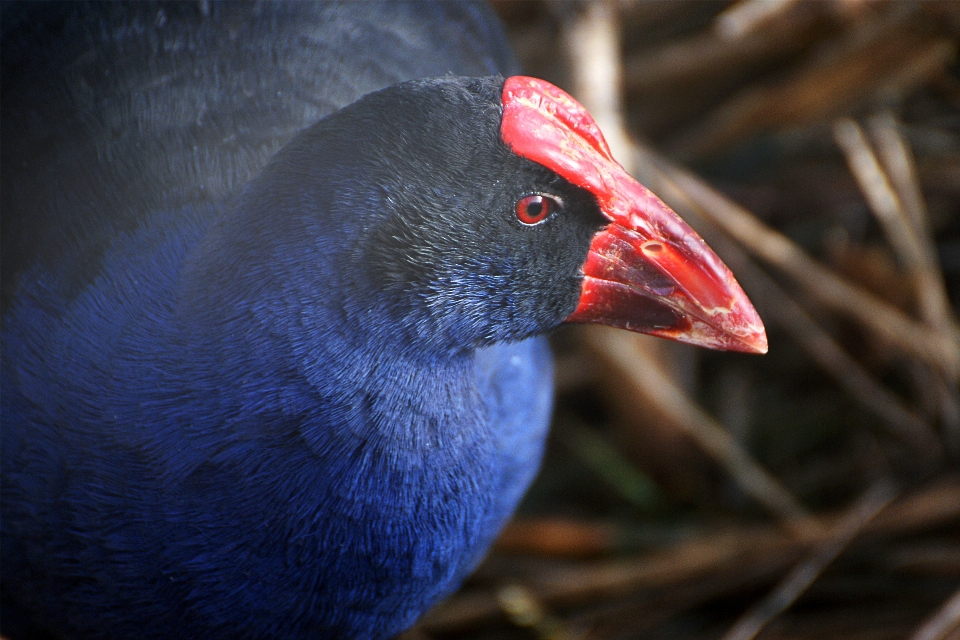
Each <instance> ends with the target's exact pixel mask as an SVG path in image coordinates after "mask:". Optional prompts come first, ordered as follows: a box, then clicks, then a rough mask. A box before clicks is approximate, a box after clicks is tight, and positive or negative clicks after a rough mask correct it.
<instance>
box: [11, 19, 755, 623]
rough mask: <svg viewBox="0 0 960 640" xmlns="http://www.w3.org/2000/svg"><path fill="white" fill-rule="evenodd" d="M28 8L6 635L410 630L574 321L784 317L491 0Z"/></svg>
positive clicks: (18, 75) (504, 464)
mask: <svg viewBox="0 0 960 640" xmlns="http://www.w3.org/2000/svg"><path fill="white" fill-rule="evenodd" d="M2 9H3V11H4V15H3V16H2V25H3V26H2V28H3V34H2V42H0V46H2V48H3V49H2V57H0V60H2V65H3V75H2V84H3V92H2V101H3V102H2V111H3V118H2V121H0V122H2V127H3V128H2V140H3V146H2V178H3V185H4V189H3V193H2V198H3V204H2V213H3V224H4V226H3V234H2V235H3V241H4V249H3V259H4V265H3V270H2V276H3V325H2V336H0V338H2V363H0V396H2V428H0V437H2V444H0V454H2V469H3V473H2V487H0V534H2V541H0V548H2V555H0V573H2V575H3V580H2V584H0V608H2V611H0V625H2V633H3V634H4V636H5V637H8V638H10V639H11V640H20V639H23V638H62V639H70V638H111V639H121V638H169V637H180V638H205V639H214V638H216V639H219V638H224V639H226V638H231V639H233V638H258V639H266V638H277V639H281V638H282V639H295V638H307V637H310V638H358V639H359V638H363V639H377V638H390V637H393V636H395V635H396V634H398V633H401V632H402V631H404V630H405V629H407V628H409V627H410V626H411V625H413V624H414V623H415V621H416V620H417V619H418V617H419V616H421V615H422V614H423V613H424V612H425V611H426V610H427V609H428V608H429V607H430V606H432V605H433V604H435V603H436V602H437V601H438V600H440V599H441V598H443V597H444V596H446V595H448V594H449V593H451V592H452V591H453V590H455V589H456V588H457V587H458V585H459V584H460V583H461V582H462V581H463V580H464V579H465V577H466V576H467V575H468V574H469V573H470V572H471V571H472V569H473V568H475V566H476V565H477V563H478V562H479V561H480V560H481V559H482V558H483V556H484V554H485V552H486V551H487V549H488V548H489V546H490V544H491V543H492V541H493V540H494V538H495V537H496V535H497V533H498V532H499V530H500V529H501V528H502V526H503V525H504V524H505V522H506V521H507V519H508V518H509V517H510V515H511V514H512V512H513V510H514V509H515V507H516V505H517V503H518V502H519V500H520V498H521V497H522V495H523V493H524V491H525V490H526V488H527V486H528V485H529V484H530V482H531V481H532V479H533V477H534V475H535V474H536V471H537V468H538V466H539V462H540V458H541V456H542V453H543V446H544V439H545V437H546V433H547V429H548V423H549V417H550V411H551V406H552V397H553V386H552V368H551V367H552V365H551V357H550V353H549V348H548V346H547V343H546V338H545V336H546V335H548V334H549V333H550V332H551V331H553V330H554V329H556V328H557V327H559V326H560V325H562V324H565V323H599V324H607V325H611V326H615V327H620V328H622V329H626V330H630V331H636V332H642V333H648V334H652V335H658V336H661V337H666V338H670V339H674V340H680V341H684V342H688V343H692V344H697V345H701V346H706V347H710V348H718V349H727V350H735V351H744V352H750V353H760V352H764V351H765V350H766V336H765V333H764V328H763V324H762V322H761V320H760V318H759V316H758V315H757V313H756V311H755V310H754V309H753V307H752V305H751V304H750V302H749V300H748V299H747V297H746V295H745V294H744V292H743V291H742V289H741V288H740V286H739V285H738V284H737V283H736V280H735V279H734V277H733V275H732V274H731V273H730V271H729V269H728V268H727V267H726V266H725V265H724V264H723V262H722V261H721V260H720V259H719V258H718V257H717V256H716V255H715V254H714V253H713V252H712V251H711V250H710V249H709V247H707V245H706V244H705V243H704V242H703V240H702V239H701V238H700V237H699V236H698V235H697V234H696V233H695V232H693V231H692V230H691V229H690V227H688V226H687V225H686V223H684V222H683V221H682V220H681V219H680V217H679V216H677V215H676V214H675V213H674V212H673V211H672V210H671V209H670V208H669V207H667V205H665V204H664V203H663V202H662V201H660V200H659V199H658V198H657V197H656V196H655V195H653V194H652V193H651V192H650V191H648V190H647V189H646V188H645V187H643V186H642V185H641V184H640V183H638V182H637V181H636V180H634V179H633V178H632V177H631V176H630V175H628V174H627V173H626V171H624V170H623V168H622V167H621V166H620V165H619V164H618V163H617V162H616V160H615V159H614V158H613V156H612V155H611V153H610V150H609V147H608V146H607V144H606V142H605V140H604V138H603V135H602V133H601V132H600V130H599V128H598V127H597V125H596V123H595V122H594V121H593V119H592V118H591V117H590V115H589V114H588V113H587V112H586V110H585V109H584V108H583V107H582V106H581V105H580V104H579V103H577V102H576V100H574V99H573V98H572V97H571V96H570V95H569V94H567V93H566V92H564V91H563V90H562V89H560V88H558V87H556V86H555V85H553V84H550V83H548V82H546V81H544V80H539V79H536V78H531V77H528V76H524V75H520V73H519V66H518V65H517V63H516V60H515V58H514V57H513V54H512V53H510V50H509V46H508V45H507V42H506V38H505V36H504V34H503V32H502V28H501V27H500V25H499V24H498V22H497V19H496V17H495V15H494V14H493V13H492V12H491V11H490V9H489V8H487V7H485V6H483V5H479V4H473V3H437V4H432V3H421V2H410V3H399V2H396V3H384V4H379V5H372V4H368V3H345V4H326V3H318V4H308V3H277V4H271V3H256V4H253V3H238V4H230V3H215V2H206V1H204V2H197V3H191V4H187V3H164V2H149V3H148V2H142V3H139V2H138V3H81V2H76V3H63V4H54V3H40V4H39V5H31V4H23V5H21V4H19V3H6V4H4V5H3V7H2Z"/></svg>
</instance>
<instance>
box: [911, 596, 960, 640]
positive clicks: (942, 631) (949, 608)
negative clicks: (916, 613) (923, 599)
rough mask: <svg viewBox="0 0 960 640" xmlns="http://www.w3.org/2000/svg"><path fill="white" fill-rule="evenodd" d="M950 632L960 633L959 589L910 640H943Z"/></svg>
mask: <svg viewBox="0 0 960 640" xmlns="http://www.w3.org/2000/svg"><path fill="white" fill-rule="evenodd" d="M951 631H960V589H958V590H957V591H956V592H955V593H954V594H953V595H952V596H950V597H949V598H948V599H947V601H946V602H945V603H943V606H942V607H940V608H939V609H937V611H936V612H935V613H934V614H933V615H932V616H931V617H930V618H929V619H928V620H925V621H924V623H923V624H922V625H920V628H919V629H917V631H916V633H914V634H913V635H912V636H910V640H944V639H945V638H947V634H949V633H950V632H951ZM954 637H956V636H954Z"/></svg>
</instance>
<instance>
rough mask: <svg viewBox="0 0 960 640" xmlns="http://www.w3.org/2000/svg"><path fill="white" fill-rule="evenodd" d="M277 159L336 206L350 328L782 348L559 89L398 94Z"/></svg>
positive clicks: (470, 341) (505, 83)
mask: <svg viewBox="0 0 960 640" xmlns="http://www.w3.org/2000/svg"><path fill="white" fill-rule="evenodd" d="M318 150H319V151H318ZM278 158H279V160H278V161H276V162H275V163H274V164H275V165H276V164H277V163H279V164H281V165H283V166H286V167H287V168H288V169H290V170H289V171H287V173H288V174H294V175H296V176H297V177H298V180H299V181H300V185H301V187H300V189H299V190H297V191H298V193H302V191H303V189H304V188H305V187H303V186H302V185H303V184H305V182H309V181H311V180H312V181H313V183H314V187H313V189H314V190H315V192H316V194H315V197H314V198H313V200H314V201H315V200H323V201H324V202H325V203H326V204H325V205H324V206H320V207H317V206H314V207H312V209H311V210H320V209H322V210H324V211H325V212H326V215H325V219H324V221H323V222H322V224H321V225H320V226H321V227H322V231H319V232H317V233H318V234H319V235H322V236H323V237H324V241H323V242H324V243H325V244H326V245H327V246H328V247H332V249H333V251H334V252H335V253H336V255H337V256H338V257H337V258H336V261H337V264H338V265H339V266H338V267H337V270H338V272H339V273H338V275H337V278H338V279H339V281H340V284H339V287H340V289H341V291H342V292H343V293H344V297H343V300H342V302H341V304H342V305H343V310H344V313H345V314H346V316H347V317H348V322H351V323H355V324H356V325H357V326H363V325H364V323H365V322H366V321H367V320H366V319H367V318H371V317H376V318H377V321H376V324H377V330H378V331H379V332H380V333H382V334H383V335H384V336H386V337H392V338H395V339H398V340H399V341H401V342H403V343H404V344H407V345H409V346H410V348H412V349H430V348H431V347H436V348H440V349H470V348H476V347H480V346H484V345H487V344H491V343H493V342H498V341H512V340H520V339H524V338H527V337H530V336H532V335H537V334H540V333H544V332H546V331H549V330H551V329H554V328H556V327H557V326H559V325H561V324H563V323H565V322H575V323H600V324H607V325H612V326H616V327H622V328H625V329H629V330H631V331H637V332H641V333H648V334H652V335H657V336H661V337H666V338H670V339H673V340H679V341H682V342H688V343H692V344H697V345H701V346H706V347H711V348H716V349H727V350H738V351H746V352H764V351H766V336H765V333H764V329H763V324H762V323H761V321H760V319H759V317H758V315H757V313H756V311H755V310H754V308H753V306H752V305H751V304H750V302H749V300H748V299H747V297H746V295H745V294H744V293H743V291H742V290H741V288H740V286H739V285H738V284H737V282H736V280H735V279H734V277H733V275H732V274H731V273H730V270H729V269H728V268H727V267H726V266H725V265H724V264H723V262H722V261H721V260H720V259H719V258H718V257H717V256H716V254H714V253H713V251H711V250H710V248H709V247H707V245H706V244H705V243H704V241H703V240H702V239H701V238H700V237H699V236H698V235H697V234H696V233H695V232H694V231H693V230H692V229H690V227H689V226H687V225H686V223H684V222H683V220H681V219H680V217H679V216H677V214H676V213H674V212H673V211H672V210H671V209H670V208H669V207H667V206H666V205H665V204H664V203H663V202H661V201H660V200H659V199H658V198H657V197H656V196H654V195H653V194H652V193H651V192H650V191H648V190H647V189H646V188H644V187H643V186H642V185H641V184H640V183H638V182H637V181H636V180H634V179H633V178H632V177H631V176H629V175H628V174H627V173H626V171H625V170H624V169H623V168H622V167H621V166H620V165H619V164H618V163H617V162H616V160H614V159H613V157H612V156H611V154H610V150H609V148H608V146H607V144H606V142H605V141H604V139H603V136H602V135H601V133H600V131H599V129H598V127H597V125H596V123H595V122H594V121H593V119H592V118H591V117H590V115H589V114H588V113H587V112H586V110H585V109H584V108H583V107H582V106H580V105H579V104H578V103H577V102H576V101H575V100H574V99H573V98H571V97H570V96H569V95H567V94H566V93H564V92H563V91H562V90H560V89H559V88H557V87H555V86H553V85H551V84H549V83H547V82H545V81H542V80H537V79H534V78H528V77H523V76H514V77H510V78H507V79H506V80H504V79H502V78H456V77H445V78H437V79H429V80H417V81H412V82H407V83H403V84H399V85H395V86H393V87H390V88H387V89H384V90H382V91H379V92H376V93H373V94H369V95H367V96H365V97H364V98H362V99H361V100H359V101H357V102H356V103H354V104H352V105H349V106H348V107H345V108H344V109H341V110H340V111H339V112H337V113H336V114H334V115H333V116H331V117H329V118H327V119H325V120H324V121H322V122H321V123H320V124H318V125H317V126H316V127H314V128H313V129H311V130H308V131H307V132H306V133H305V134H304V135H303V136H301V138H300V139H299V141H295V143H294V144H292V145H290V147H288V149H287V150H285V151H284V152H281V154H279V156H278ZM268 173H269V171H268ZM317 176H323V178H322V179H319V178H317ZM298 197H300V196H298ZM307 199H308V200H309V198H307ZM303 201H304V199H303V198H302V197H301V199H300V202H303ZM311 215H312V214H311ZM310 224H312V225H313V226H317V222H316V220H314V221H312V222H311V223H310ZM305 235H306V237H310V236H312V235H313V234H310V233H307V234H305ZM384 314H386V316H384ZM385 318H386V321H385Z"/></svg>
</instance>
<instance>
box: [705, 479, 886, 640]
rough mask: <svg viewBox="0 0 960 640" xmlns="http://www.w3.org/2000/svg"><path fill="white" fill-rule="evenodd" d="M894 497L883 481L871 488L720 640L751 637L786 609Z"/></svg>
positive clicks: (742, 639) (751, 638) (736, 639)
mask: <svg viewBox="0 0 960 640" xmlns="http://www.w3.org/2000/svg"><path fill="white" fill-rule="evenodd" d="M895 496H896V491H894V489H893V487H892V485H890V484H889V483H886V482H881V483H878V484H877V485H874V486H873V487H871V488H870V489H869V490H868V491H867V492H866V493H865V494H864V495H863V497H861V498H860V500H858V501H857V503H856V504H855V505H854V506H853V507H852V508H851V509H850V511H849V512H848V513H847V515H846V516H845V517H844V518H843V519H842V520H841V521H840V523H839V524H838V525H837V527H836V529H835V530H834V532H833V533H832V534H831V535H830V537H829V538H827V539H826V540H824V541H823V542H821V543H819V544H818V545H817V547H816V548H815V549H814V550H813V553H812V554H810V557H808V558H807V560H805V561H804V562H803V563H801V564H800V565H798V566H797V567H796V568H795V569H794V570H793V571H791V572H790V574H789V575H788V576H787V577H786V578H784V580H783V581H782V582H781V583H780V584H779V585H778V586H777V588H776V589H774V590H773V591H772V592H770V594H769V595H768V596H767V597H766V598H764V599H763V600H761V601H760V602H758V603H757V604H756V605H754V606H753V607H752V608H751V609H750V610H749V611H747V612H746V613H745V614H744V615H743V616H742V617H741V618H740V620H738V621H737V622H736V624H734V625H733V627H732V628H731V629H730V631H728V632H727V633H726V635H724V636H723V640H753V638H755V637H757V634H758V633H760V631H762V630H763V628H764V627H765V626H767V625H768V624H769V623H770V621H771V620H773V619H774V618H775V617H777V616H778V615H780V613H782V612H784V611H786V610H787V609H788V608H789V607H790V605H792V604H793V603H794V602H795V601H796V600H797V598H799V597H800V595H801V594H803V592H804V591H806V590H807V589H808V588H809V587H810V585H812V584H813V583H814V581H815V580H816V579H817V577H818V576H819V575H820V574H821V573H823V570H824V569H826V568H827V566H828V565H829V564H830V563H832V562H833V561H834V560H836V558H837V556H839V555H840V553H841V552H843V550H844V549H846V548H847V547H848V546H849V545H850V543H851V542H852V541H853V539H854V538H855V537H857V535H858V534H859V533H860V532H861V531H863V528H864V527H865V526H866V524H867V523H868V522H869V521H870V520H872V519H873V517H874V516H876V515H877V514H878V513H880V511H881V510H883V509H884V508H885V507H886V506H887V505H888V504H890V502H892V501H893V499H894V497H895Z"/></svg>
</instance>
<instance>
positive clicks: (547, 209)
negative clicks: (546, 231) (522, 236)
mask: <svg viewBox="0 0 960 640" xmlns="http://www.w3.org/2000/svg"><path fill="white" fill-rule="evenodd" d="M559 206H560V205H559V203H558V202H557V201H556V200H554V199H553V198H551V197H550V196H543V195H540V194H536V195H532V196H524V197H523V198H520V199H519V200H517V220H519V221H520V222H522V223H523V224H526V225H534V224H537V223H540V222H543V221H544V220H546V219H547V218H549V217H550V214H551V213H553V212H554V211H556V210H557V209H558V208H559Z"/></svg>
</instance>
